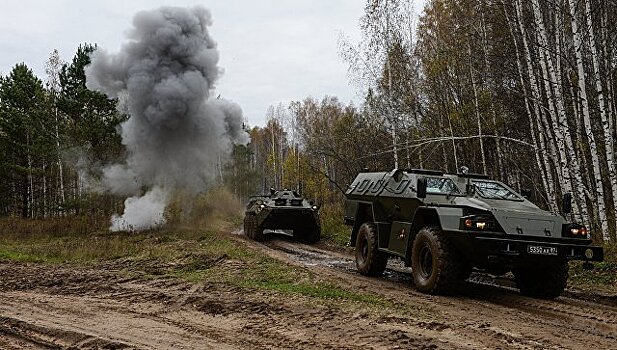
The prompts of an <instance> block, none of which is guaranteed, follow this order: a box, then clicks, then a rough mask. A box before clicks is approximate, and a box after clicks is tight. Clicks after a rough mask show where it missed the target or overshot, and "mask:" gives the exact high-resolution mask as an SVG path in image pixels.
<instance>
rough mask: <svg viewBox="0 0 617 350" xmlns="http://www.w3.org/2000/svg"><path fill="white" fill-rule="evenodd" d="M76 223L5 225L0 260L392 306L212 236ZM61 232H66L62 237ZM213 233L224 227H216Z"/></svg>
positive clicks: (220, 235) (218, 235)
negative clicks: (106, 267)
mask: <svg viewBox="0 0 617 350" xmlns="http://www.w3.org/2000/svg"><path fill="white" fill-rule="evenodd" d="M76 220H77V221H78V222H77V223H75V222H73V223H71V222H70V220H68V219H60V220H59V221H60V222H58V221H57V220H55V219H52V220H48V221H37V222H36V223H33V222H32V221H25V220H24V221H21V222H20V221H18V220H14V219H11V220H10V222H9V220H4V221H3V220H0V228H2V227H4V228H7V227H9V226H10V227H11V228H12V229H9V230H4V229H3V230H2V232H6V234H4V233H3V234H2V235H1V236H0V260H10V261H15V262H29V263H43V264H73V265H79V266H81V265H89V266H93V267H96V266H97V264H100V263H112V264H113V263H114V262H116V261H117V262H118V265H119V266H121V267H122V268H123V269H126V270H127V271H128V272H132V273H139V274H140V275H146V277H148V276H149V277H155V276H161V275H167V276H172V277H175V278H180V279H183V280H186V281H188V282H191V283H198V282H209V283H222V284H226V285H232V286H235V287H239V288H243V289H246V290H262V291H266V292H273V293H280V294H282V295H289V296H294V295H295V296H303V297H307V298H311V299H317V300H336V301H344V302H354V303H361V304H365V305H374V306H387V305H388V303H387V302H384V301H383V300H380V298H378V297H376V296H373V295H368V294H362V293H357V292H354V291H351V290H348V289H346V288H344V287H343V286H340V285H338V284H336V283H335V282H332V281H326V280H323V279H321V278H320V276H316V275H315V274H313V273H312V272H310V271H309V270H308V269H304V268H301V267H298V266H293V265H289V264H286V263H285V262H282V261H279V260H276V259H273V258H270V257H268V256H265V255H264V254H263V253H261V252H259V251H256V250H252V249H249V248H248V247H247V246H246V245H245V244H244V243H242V242H241V241H238V240H236V239H233V238H231V237H230V236H229V234H225V233H220V231H218V230H215V229H207V228H206V229H203V228H201V229H200V228H194V227H184V228H183V227H176V228H166V229H161V230H156V231H147V232H140V233H128V232H108V231H106V230H105V229H104V228H101V227H93V229H91V230H90V231H89V232H87V231H85V230H84V228H83V225H85V223H87V222H88V219H86V218H84V219H80V218H77V219H76ZM81 220H83V223H82V222H81ZM20 224H23V226H20ZM105 225H106V223H105ZM227 225H228V226H230V227H231V226H235V225H237V223H236V222H233V221H232V222H229V223H227ZM46 226H47V227H50V228H51V229H46ZM61 226H65V227H67V230H65V231H64V233H62V231H61V229H60V227H61ZM101 226H102V225H101ZM191 226H194V225H191ZM216 226H217V228H218V227H220V226H224V225H223V224H221V223H217V224H216Z"/></svg>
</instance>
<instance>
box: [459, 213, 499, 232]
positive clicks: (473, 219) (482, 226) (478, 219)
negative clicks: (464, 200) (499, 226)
mask: <svg viewBox="0 0 617 350" xmlns="http://www.w3.org/2000/svg"><path fill="white" fill-rule="evenodd" d="M461 222H462V225H461V226H462V227H461V229H462V230H473V231H492V230H494V229H495V221H494V220H493V219H492V218H488V217H485V216H476V215H470V216H465V217H462V218H461Z"/></svg>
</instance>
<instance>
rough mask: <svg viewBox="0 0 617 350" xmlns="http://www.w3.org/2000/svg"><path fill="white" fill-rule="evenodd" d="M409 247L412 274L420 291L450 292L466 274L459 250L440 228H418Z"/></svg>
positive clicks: (432, 292) (431, 292)
mask: <svg viewBox="0 0 617 350" xmlns="http://www.w3.org/2000/svg"><path fill="white" fill-rule="evenodd" d="M411 249H412V250H411V274H412V276H413V281H414V283H415V285H416V288H417V289H418V290H419V291H421V292H423V293H430V294H450V293H452V292H454V291H455V290H456V287H457V286H458V284H459V283H460V282H461V281H462V280H464V279H465V278H466V277H467V276H465V274H466V270H467V269H465V268H464V267H465V265H463V264H462V262H461V261H460V260H461V259H460V258H459V254H458V252H457V251H456V250H455V249H454V247H453V246H452V244H451V243H450V242H449V241H448V239H447V238H446V237H445V236H443V234H442V233H441V230H440V229H439V228H435V227H425V228H423V229H421V230H420V231H419V232H418V234H417V235H416V238H415V239H414V241H413V246H412V248H411Z"/></svg>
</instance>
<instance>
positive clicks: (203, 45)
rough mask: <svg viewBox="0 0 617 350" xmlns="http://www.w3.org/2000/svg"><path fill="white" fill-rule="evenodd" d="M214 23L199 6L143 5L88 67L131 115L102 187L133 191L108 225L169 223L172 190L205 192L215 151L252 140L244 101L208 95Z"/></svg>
mask: <svg viewBox="0 0 617 350" xmlns="http://www.w3.org/2000/svg"><path fill="white" fill-rule="evenodd" d="M210 25H212V18H211V15H210V12H209V11H208V10H207V9H205V8H203V7H199V6H198V7H193V8H179V7H162V8H160V9H156V10H151V11H142V12H139V13H137V14H136V15H135V16H134V18H133V28H132V29H131V30H130V32H129V33H128V35H127V37H128V42H126V43H125V44H124V45H123V46H122V48H121V50H120V52H118V53H117V54H115V55H110V54H108V53H107V52H105V51H104V50H101V49H97V50H96V51H95V53H94V55H93V57H92V64H91V65H90V66H88V67H87V69H86V76H87V86H88V88H91V89H95V90H99V91H101V92H103V93H105V94H107V95H108V96H110V97H112V98H118V100H119V109H120V110H121V111H122V112H124V113H128V115H129V119H128V120H127V121H126V122H124V123H123V124H122V126H121V131H122V143H123V144H124V145H125V146H126V149H127V151H128V157H127V160H126V163H124V164H115V165H110V166H107V167H105V168H104V169H103V179H102V184H103V186H104V188H106V189H107V190H110V191H111V192H113V193H116V194H122V195H130V196H133V197H131V198H129V199H127V200H126V202H125V211H124V214H123V215H122V216H121V217H118V216H114V218H113V219H112V226H111V228H110V229H111V230H121V229H132V230H142V229H148V228H151V227H155V226H157V225H160V224H162V223H164V216H163V212H164V210H165V207H166V205H167V203H168V200H169V198H170V194H171V193H172V192H174V191H178V190H179V191H183V192H185V193H190V194H196V193H199V192H201V191H204V190H205V189H206V188H207V185H208V183H209V182H210V181H211V180H212V179H213V177H214V173H215V171H214V165H215V164H217V161H218V157H219V156H220V155H228V154H229V153H230V151H231V148H232V145H233V144H234V143H235V144H239V143H246V142H247V141H248V135H247V134H246V132H245V131H244V130H243V129H242V110H241V108H240V106H238V105H237V104H235V103H233V102H231V101H227V100H222V99H209V95H210V93H211V91H212V89H213V87H214V83H215V82H216V80H217V78H218V77H219V76H220V74H221V70H220V69H219V68H218V66H217V63H218V60H219V53H218V50H217V49H216V43H215V42H214V41H213V40H212V38H211V37H210V35H209V33H208V26H210ZM144 189H148V190H147V192H146V193H145V194H144V193H143V190H144Z"/></svg>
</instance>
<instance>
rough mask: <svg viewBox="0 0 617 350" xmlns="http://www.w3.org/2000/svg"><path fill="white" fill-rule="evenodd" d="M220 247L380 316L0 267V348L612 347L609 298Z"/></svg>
mask: <svg viewBox="0 0 617 350" xmlns="http://www.w3.org/2000/svg"><path fill="white" fill-rule="evenodd" d="M230 237H231V238H233V239H234V240H236V241H238V242H240V243H241V244H243V245H246V246H247V247H249V248H250V249H253V250H255V251H258V252H261V253H263V254H265V255H268V256H270V257H272V258H275V259H278V260H281V261H284V262H286V263H288V264H292V265H295V266H299V267H301V268H303V269H306V270H308V271H310V272H312V274H313V275H314V276H317V278H318V279H320V280H323V281H327V282H334V283H336V284H338V285H340V286H342V287H344V288H345V289H347V290H350V291H353V292H355V293H358V294H364V295H375V296H378V297H379V299H380V300H383V301H384V305H385V306H384V307H379V306H367V305H364V304H355V303H351V304H350V303H344V304H339V303H337V302H336V301H329V302H322V301H321V300H318V299H317V300H314V299H307V298H305V297H301V296H297V297H295V296H284V295H280V294H276V293H270V292H267V291H261V290H254V291H251V290H248V291H247V290H246V289H242V288H238V287H233V286H230V285H227V284H223V283H197V284H192V283H187V282H183V281H181V280H179V279H175V278H170V277H163V276H159V277H156V276H155V277H152V275H150V277H148V278H144V277H142V276H141V275H140V274H139V273H135V271H153V272H155V271H156V270H157V269H161V268H165V266H149V265H148V266H139V267H133V273H132V274H128V275H127V274H126V273H125V270H126V266H127V265H128V264H129V262H124V261H116V262H113V263H109V264H102V265H101V266H97V267H96V268H93V267H76V266H69V265H61V266H55V267H54V266H48V265H41V264H20V263H11V262H0V349H23V348H29V349H183V348H184V349H257V348H272V349H316V348H318V349H366V348H375V349H392V348H400V349H617V303H615V302H614V301H615V299H614V297H615V296H614V295H589V294H586V293H583V292H581V291H577V290H568V292H566V293H565V295H564V296H563V297H560V298H558V299H556V300H554V301H544V300H536V299H531V298H527V297H523V296H520V295H519V294H518V291H517V290H516V289H515V288H513V285H512V283H511V281H509V280H507V279H495V278H493V277H491V276H487V275H482V274H478V273H474V274H473V275H472V277H471V279H470V281H469V282H467V283H466V284H465V286H464V288H463V290H462V291H461V293H460V295H458V296H456V297H441V296H430V295H425V294H422V293H419V292H417V291H416V290H415V289H414V288H413V285H412V282H411V279H410V276H409V269H407V268H405V267H404V266H402V264H400V262H397V261H391V262H390V263H389V265H388V269H387V270H386V273H385V274H384V276H383V277H381V278H368V277H364V276H361V275H359V274H358V273H357V272H356V270H355V264H354V260H353V256H352V255H351V253H350V252H349V251H346V250H341V249H340V248H334V247H329V246H327V245H325V244H323V243H319V244H317V245H314V246H309V245H304V244H299V243H297V242H292V241H288V240H284V239H271V240H269V241H267V242H265V243H263V244H262V243H257V242H253V241H250V240H248V239H246V238H245V237H244V236H243V235H242V234H241V232H237V233H236V234H232V235H230ZM212 263H213V264H219V266H220V267H222V268H224V269H240V268H242V266H240V265H237V262H235V261H233V260H225V259H218V260H216V261H213V262H212Z"/></svg>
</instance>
